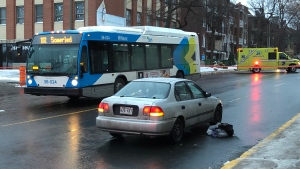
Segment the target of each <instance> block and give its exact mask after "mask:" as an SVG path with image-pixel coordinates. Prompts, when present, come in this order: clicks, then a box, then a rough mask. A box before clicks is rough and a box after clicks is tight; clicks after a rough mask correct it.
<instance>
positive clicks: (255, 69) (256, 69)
mask: <svg viewBox="0 0 300 169" xmlns="http://www.w3.org/2000/svg"><path fill="white" fill-rule="evenodd" d="M260 70H261V69H260V68H258V67H254V68H252V73H259V72H260Z"/></svg>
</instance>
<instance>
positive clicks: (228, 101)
mask: <svg viewBox="0 0 300 169" xmlns="http://www.w3.org/2000/svg"><path fill="white" fill-rule="evenodd" d="M240 99H241V98H237V99H234V100H230V101H228V102H235V101H237V100H240Z"/></svg>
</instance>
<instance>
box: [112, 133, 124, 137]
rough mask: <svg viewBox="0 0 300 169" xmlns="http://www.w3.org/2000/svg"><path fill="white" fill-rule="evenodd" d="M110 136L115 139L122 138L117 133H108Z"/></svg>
mask: <svg viewBox="0 0 300 169" xmlns="http://www.w3.org/2000/svg"><path fill="white" fill-rule="evenodd" d="M109 134H110V135H111V136H113V137H116V138H120V137H122V134H119V133H109Z"/></svg>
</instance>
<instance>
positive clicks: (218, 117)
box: [211, 106, 223, 124]
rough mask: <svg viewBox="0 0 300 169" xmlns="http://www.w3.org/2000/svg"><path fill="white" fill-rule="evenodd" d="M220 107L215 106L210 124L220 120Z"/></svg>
mask: <svg viewBox="0 0 300 169" xmlns="http://www.w3.org/2000/svg"><path fill="white" fill-rule="evenodd" d="M222 114H223V113H222V108H221V107H220V106H218V107H216V110H215V113H214V117H213V121H212V122H211V124H217V123H219V122H221V121H222Z"/></svg>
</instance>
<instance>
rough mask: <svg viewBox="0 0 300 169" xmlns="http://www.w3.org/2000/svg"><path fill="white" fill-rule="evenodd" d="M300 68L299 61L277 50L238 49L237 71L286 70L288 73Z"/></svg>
mask: <svg viewBox="0 0 300 169" xmlns="http://www.w3.org/2000/svg"><path fill="white" fill-rule="evenodd" d="M297 68H300V62H299V59H294V58H291V57H290V56H288V55H287V54H285V53H284V52H279V51H278V48H238V49H237V69H238V70H249V71H252V72H253V73H259V72H260V71H261V70H277V69H286V71H287V72H288V73H292V72H296V71H297Z"/></svg>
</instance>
